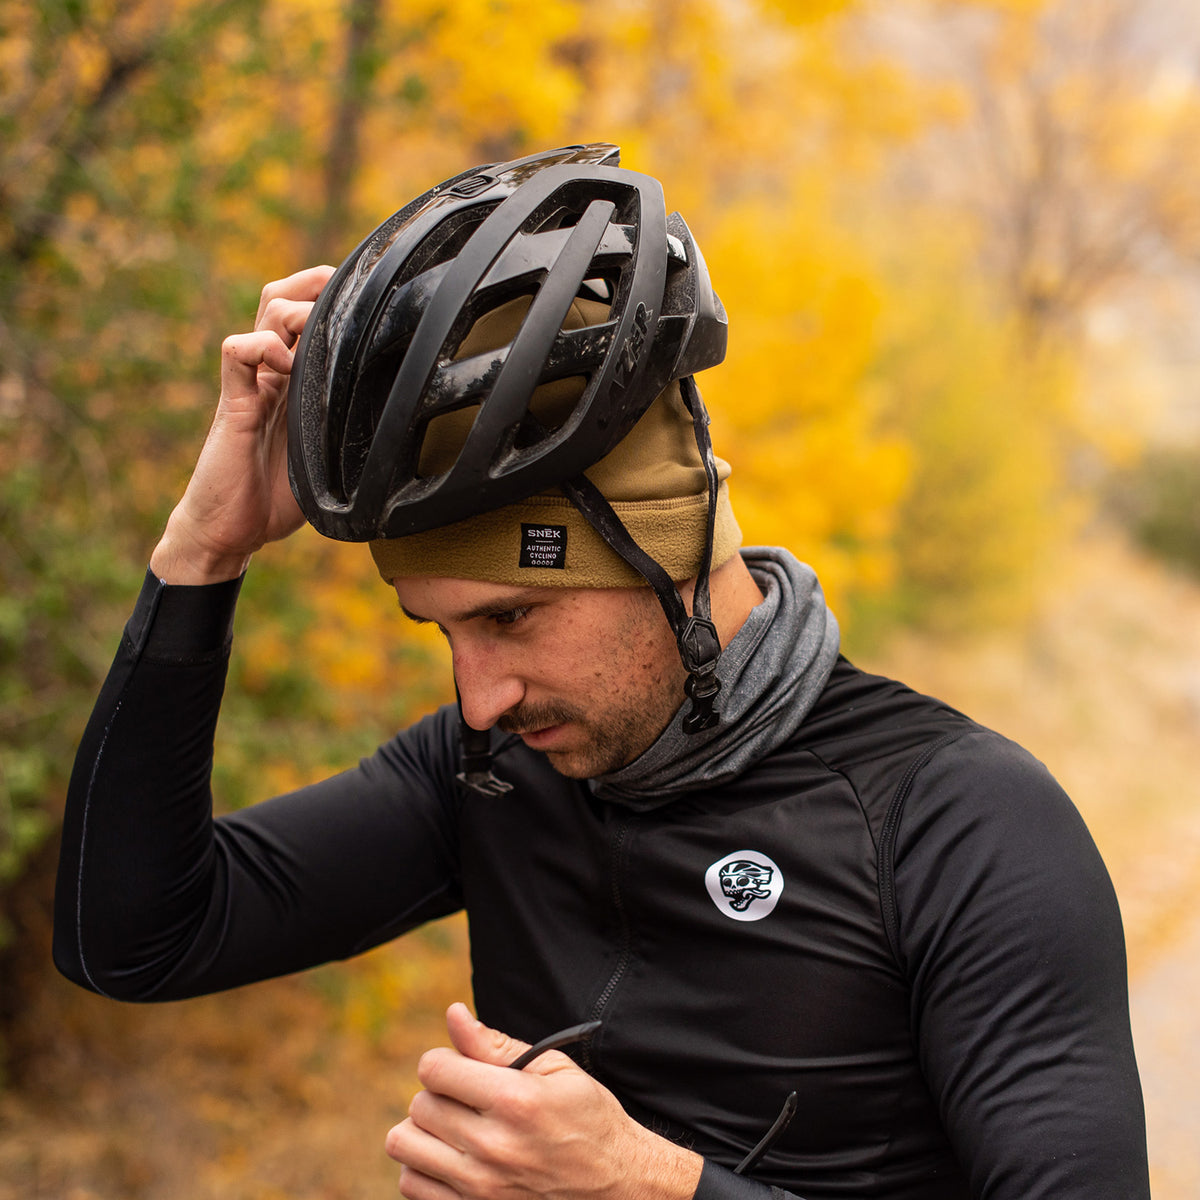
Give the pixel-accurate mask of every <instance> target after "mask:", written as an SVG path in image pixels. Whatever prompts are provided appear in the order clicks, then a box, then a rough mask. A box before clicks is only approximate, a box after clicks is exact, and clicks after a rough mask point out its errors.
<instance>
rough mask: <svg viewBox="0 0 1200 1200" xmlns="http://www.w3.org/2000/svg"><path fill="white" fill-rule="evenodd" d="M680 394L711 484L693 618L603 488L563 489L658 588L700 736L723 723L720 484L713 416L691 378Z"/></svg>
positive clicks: (689, 723)
mask: <svg viewBox="0 0 1200 1200" xmlns="http://www.w3.org/2000/svg"><path fill="white" fill-rule="evenodd" d="M681 390H682V394H683V399H684V403H686V404H687V406H688V411H689V412H690V413H691V414H692V423H693V428H694V429H695V433H696V445H697V448H698V449H699V451H700V457H701V458H702V459H703V461H704V473H705V477H706V478H707V480H708V516H707V520H706V523H705V539H704V552H703V555H702V557H701V560H700V570H699V572H698V574H697V576H696V587H695V591H694V592H693V596H692V615H691V616H689V615H688V612H687V608H686V607H685V606H684V603H683V597H682V596H680V594H679V589H678V588H677V587H676V586H675V583H674V581H673V580H672V579H671V577H670V575H668V574H667V572H666V571H665V570H664V569H663V567H662V566H661V564H659V563H658V562H656V561H655V560H654V559H653V558H651V557H650V555H649V554H647V553H646V552H645V551H644V550H643V549H642V548H641V547H640V546H639V545H638V544H637V542H635V541H634V539H633V535H632V534H631V533H630V532H629V530H628V529H627V528H626V526H625V523H624V522H623V521H622V520H621V518H620V517H619V516H618V515H617V513H616V511H615V510H614V509H613V507H612V505H611V504H609V502H608V500H607V499H606V498H605V496H604V495H603V493H601V491H600V489H599V488H598V487H596V485H595V484H594V483H593V482H592V481H591V480H590V479H589V478H588V477H587V476H586V475H583V474H580V475H577V476H575V478H574V479H570V480H566V481H565V482H564V483H563V484H562V485H561V486H562V489H563V491H564V492H565V493H566V495H567V497H568V498H569V499H570V500H571V502H572V503H573V504H574V505H575V507H576V508H577V509H578V510H579V511H580V513H581V514H582V515H583V517H584V519H585V520H587V522H588V523H589V524H590V525H591V526H592V528H593V529H595V531H596V532H597V533H598V534H599V535H600V536H601V537H602V538H603V539H604V540H605V541H606V542H607V543H608V544H609V546H611V547H612V549H613V550H614V551H616V553H617V554H619V555H620V556H621V557H622V558H623V559H624V560H625V561H626V562H627V563H628V564H629V565H630V566H631V567H632V568H633V569H634V570H635V571H637V573H638V574H639V575H641V576H642V578H643V579H645V580H646V582H647V583H648V584H649V585H650V586H651V587H652V588H653V589H654V593H655V595H656V596H657V597H658V601H659V604H661V605H662V610H663V613H664V614H665V616H666V618H667V622H668V624H669V625H670V626H671V631H672V632H673V633H674V635H675V643H676V645H677V646H678V647H679V657H680V660H681V661H682V663H683V666H684V669H685V670H686V671H687V673H688V678H687V682H686V683H685V685H684V690H685V691H686V692H687V695H688V698H689V699H690V700H691V702H692V708H691V711H690V712H689V713H688V714H687V715H686V716H685V717H684V719H683V730H684V732H685V733H700V732H701V731H703V730H705V729H711V728H712V727H713V726H714V725H716V724H717V722H718V720H719V719H720V718H719V716H718V714H717V712H716V707H715V706H716V699H717V693H718V692H719V691H720V690H721V681H720V680H719V679H718V678H717V661H718V659H719V658H720V656H721V643H720V639H719V638H718V637H717V628H716V626H715V625H714V624H713V621H712V602H711V597H710V594H709V586H708V581H709V575H710V573H711V570H712V549H713V536H714V531H715V529H716V515H717V488H718V480H717V465H716V461H715V459H714V457H713V449H712V440H711V438H710V437H709V434H708V412H707V410H706V409H705V407H704V401H703V400H701V398H700V391H699V389H698V388H697V387H696V383H695V380H694V379H693V378H692V377H691V376H690V375H689V376H687V377H685V378H684V379H683V380H681Z"/></svg>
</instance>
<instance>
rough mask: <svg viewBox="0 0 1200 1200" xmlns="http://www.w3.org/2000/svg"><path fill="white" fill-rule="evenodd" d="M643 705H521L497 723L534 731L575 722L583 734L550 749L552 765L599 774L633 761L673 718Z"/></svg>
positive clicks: (576, 773) (573, 773)
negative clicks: (599, 708) (591, 708)
mask: <svg viewBox="0 0 1200 1200" xmlns="http://www.w3.org/2000/svg"><path fill="white" fill-rule="evenodd" d="M671 715H672V714H670V713H668V714H666V715H665V717H664V718H663V719H661V720H656V719H655V718H654V717H652V716H650V715H648V714H647V713H645V712H643V711H640V710H633V709H626V710H622V711H619V712H610V713H604V714H601V715H600V716H599V717H590V716H588V714H587V713H586V712H584V711H583V710H582V709H579V708H576V707H575V706H574V705H570V704H565V703H555V702H545V703H537V704H521V705H518V706H517V707H516V708H514V709H512V710H510V711H509V712H507V713H505V714H504V715H503V716H502V717H501V718H500V719H499V720H498V721H497V722H496V725H497V727H498V728H499V729H501V730H502V731H503V732H505V733H516V734H520V733H522V732H526V733H528V732H532V731H534V730H538V729H545V728H547V727H548V726H550V725H571V726H573V727H574V729H575V731H576V732H577V734H578V736H577V737H576V739H575V741H576V743H577V744H576V745H575V746H573V747H572V748H570V749H564V750H546V751H543V753H545V755H546V758H547V759H548V761H549V763H550V765H551V766H552V767H553V768H554V769H555V770H556V771H557V772H558V773H559V774H560V775H564V776H566V777H567V778H568V779H595V778H596V777H597V776H600V775H608V774H610V773H611V772H613V771H618V770H620V769H621V768H622V767H624V766H627V765H628V764H629V763H631V762H633V760H634V759H635V758H637V757H638V755H640V754H641V753H642V752H643V751H644V750H646V749H647V748H648V747H649V746H650V745H651V743H653V742H654V741H655V740H656V739H657V738H658V736H659V734H660V733H661V732H662V730H663V729H664V728H665V727H666V725H667V723H668V722H669V721H670V717H671Z"/></svg>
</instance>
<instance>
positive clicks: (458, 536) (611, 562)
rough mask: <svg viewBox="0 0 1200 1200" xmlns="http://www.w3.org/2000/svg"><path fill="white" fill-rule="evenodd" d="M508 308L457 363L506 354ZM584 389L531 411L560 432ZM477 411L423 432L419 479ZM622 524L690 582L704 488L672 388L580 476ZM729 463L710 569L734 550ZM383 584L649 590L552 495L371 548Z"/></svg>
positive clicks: (480, 325) (513, 319) (542, 400)
mask: <svg viewBox="0 0 1200 1200" xmlns="http://www.w3.org/2000/svg"><path fill="white" fill-rule="evenodd" d="M528 305H529V301H528V299H526V298H522V299H518V300H513V301H510V302H509V303H508V304H506V305H504V306H503V307H501V308H499V309H496V310H495V311H494V312H492V313H489V314H487V315H486V316H484V317H482V318H481V319H480V320H479V321H478V322H476V324H475V326H474V328H473V329H472V330H471V332H470V334H469V335H468V337H467V338H466V339H465V340H464V342H463V345H462V348H461V349H460V351H459V357H460V358H461V357H465V356H467V355H469V354H478V353H480V352H482V351H484V350H488V349H494V348H496V347H497V346H500V345H504V344H506V343H507V342H508V341H509V340H510V339H511V338H512V337H513V336H514V335H515V333H516V330H517V328H519V326H520V321H521V318H522V317H523V316H524V312H525V310H526V309H527V308H528ZM604 312H605V306H603V305H600V304H597V303H595V302H593V301H588V300H576V301H575V303H574V305H572V308H571V310H570V311H569V312H568V314H567V319H566V320H565V321H564V322H563V328H565V329H577V328H581V327H582V326H584V325H590V324H594V323H596V321H597V320H603V319H604ZM581 388H582V381H581V380H579V379H564V380H559V381H557V382H555V383H552V384H545V385H543V386H542V387H539V388H538V389H537V391H536V392H535V393H534V395H533V398H532V400H531V402H530V410H531V411H532V412H533V413H534V414H535V415H536V416H537V417H538V419H539V420H540V421H541V422H542V423H543V424H544V425H547V426H549V427H551V428H554V427H555V426H557V425H559V424H561V423H562V420H563V419H564V418H565V416H566V414H567V413H568V412H569V411H570V410H571V407H572V406H573V404H574V402H575V400H576V398H577V397H578V396H579V393H580V390H581ZM474 416H475V410H474V409H466V410H463V411H460V412H455V413H449V414H447V415H445V416H443V417H440V418H437V419H436V420H435V421H433V422H431V423H430V427H429V430H428V432H427V435H426V442H425V448H424V449H423V451H422V454H421V463H420V470H421V472H422V473H423V474H435V473H439V472H441V471H445V470H446V469H447V468H448V467H449V466H450V465H451V463H452V462H453V461H454V457H455V455H456V454H457V453H458V450H459V447H461V445H462V443H463V441H464V440H465V438H466V434H467V431H468V430H469V428H470V426H471V422H472V421H473V420H474ZM586 473H587V475H588V477H589V478H590V479H591V481H592V482H593V483H594V484H595V485H596V487H598V488H599V489H600V491H601V492H602V493H603V494H604V496H605V497H606V498H607V500H608V501H609V503H610V504H612V506H613V508H614V510H615V511H616V513H617V515H618V516H619V517H620V518H621V520H622V521H623V522H624V523H625V526H626V528H628V530H629V532H630V534H632V536H633V539H634V541H636V542H637V544H638V545H639V546H641V547H642V549H643V550H645V551H646V553H647V554H649V555H650V557H651V558H654V559H656V560H657V561H658V562H659V563H661V564H662V566H663V568H664V569H665V570H666V571H667V573H668V574H669V575H670V576H671V578H672V579H673V580H675V581H676V582H679V581H681V580H684V579H690V578H692V576H694V575H695V574H696V573H697V572H698V571H699V569H700V560H701V558H702V556H703V552H704V533H705V521H706V518H707V515H708V490H707V484H706V481H705V476H704V464H703V462H702V460H701V458H700V452H699V450H698V449H697V448H696V438H695V434H694V432H693V428H692V416H691V413H689V412H688V409H687V405H686V404H684V402H683V397H682V396H681V395H680V391H679V385H678V383H672V384H671V385H670V386H668V387H667V388H666V389H665V390H664V391H663V392H662V393H661V394H660V395H659V396H658V398H657V399H656V400H655V401H654V403H653V404H651V406H650V407H649V409H647V411H646V412H645V413H644V414H643V416H642V418H641V419H640V420H639V421H638V423H637V424H636V425H635V426H634V427H633V429H632V430H631V431H630V432H629V433H628V434H627V435H626V436H625V438H624V439H623V440H622V441H621V442H620V443H619V444H618V445H617V446H616V447H615V448H614V449H613V450H612V451H611V452H610V453H609V454H608V455H607V456H606V457H604V458H602V459H601V460H600V461H599V462H598V463H596V465H595V466H593V467H591V468H589V469H588V471H587V472H586ZM729 473H730V469H729V465H728V463H725V462H723V461H722V460H721V459H717V475H718V478H719V479H720V481H721V485H720V489H719V491H718V494H717V519H716V533H715V537H714V541H713V560H712V565H713V567H714V568H716V567H718V566H720V565H721V564H722V563H724V562H725V561H726V560H727V559H729V558H730V557H731V556H732V555H733V554H734V553H735V552H736V550H737V548H738V547H739V546H740V545H741V540H742V535H741V530H740V529H739V528H738V525H737V521H736V520H735V519H734V515H733V510H732V508H731V507H730V504H729V488H728V485H727V483H726V482H725V481H726V480H727V479H728V477H729ZM371 554H372V555H373V556H374V559H375V565H376V566H377V567H378V568H379V574H380V575H381V576H382V577H383V579H384V580H385V581H386V582H388V583H390V582H391V581H392V580H393V579H396V578H399V577H402V576H411V575H432V576H440V577H447V578H454V579H474V580H482V581H487V582H490V583H504V584H512V585H516V586H530V587H586V588H603V587H637V586H639V585H642V584H644V583H645V580H644V579H643V578H642V577H641V575H639V574H638V573H637V572H636V571H635V570H634V569H633V568H632V567H630V566H629V565H628V564H627V563H626V562H625V560H624V559H622V558H621V557H620V556H619V555H618V554H617V553H616V552H615V551H614V550H612V549H611V548H610V547H609V545H608V544H607V543H606V542H605V541H604V539H603V538H601V537H600V535H599V534H597V533H596V531H595V530H594V529H593V528H592V527H591V525H589V524H588V522H587V520H586V519H585V518H584V517H583V516H582V514H581V513H580V512H579V510H578V509H576V507H575V506H574V505H573V504H572V503H571V501H570V500H568V499H567V498H566V496H564V495H563V494H562V493H561V492H559V491H557V489H556V490H555V491H553V492H548V493H544V494H540V495H537V496H532V497H530V498H529V499H528V500H522V501H520V502H518V503H516V504H509V505H506V506H505V507H504V508H498V509H494V510H493V511H491V512H486V513H480V514H478V515H477V516H473V517H469V518H467V519H466V520H465V521H459V522H457V523H455V524H453V525H445V526H442V527H441V528H439V529H431V530H428V531H426V532H424V533H414V534H409V535H408V536H406V537H399V538H387V539H380V540H377V541H373V542H372V543H371Z"/></svg>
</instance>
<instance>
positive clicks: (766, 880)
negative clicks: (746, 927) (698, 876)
mask: <svg viewBox="0 0 1200 1200" xmlns="http://www.w3.org/2000/svg"><path fill="white" fill-rule="evenodd" d="M704 886H705V887H706V888H707V889H708V894H709V896H710V897H711V898H712V902H713V903H714V904H715V905H716V906H717V908H719V909H720V910H721V912H723V913H724V914H725V915H726V916H727V917H730V918H731V919H732V920H734V921H761V920H762V919H763V917H765V916H767V915H768V914H769V913H770V912H771V910H772V909H773V908H774V907H775V905H776V903H777V902H778V900H779V896H780V893H781V892H782V891H783V872H782V871H781V870H780V869H779V867H778V866H777V865H776V864H775V862H774V861H773V860H772V859H770V858H768V857H767V855H765V854H763V853H762V852H761V851H759V850H735V851H734V852H733V853H732V854H722V855H721V857H720V858H718V859H717V861H716V862H715V863H713V865H712V866H711V867H709V868H708V870H707V871H705V872H704Z"/></svg>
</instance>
